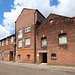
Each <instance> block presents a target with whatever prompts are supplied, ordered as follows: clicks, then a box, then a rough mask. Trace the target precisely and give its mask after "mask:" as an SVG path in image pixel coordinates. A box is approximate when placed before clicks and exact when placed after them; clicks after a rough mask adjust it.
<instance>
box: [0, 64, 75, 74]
mask: <svg viewBox="0 0 75 75" xmlns="http://www.w3.org/2000/svg"><path fill="white" fill-rule="evenodd" d="M0 75H75V72H67V71H66V72H65V71H54V70H49V69H39V68H34V67H25V66H20V65H13V64H6V63H0Z"/></svg>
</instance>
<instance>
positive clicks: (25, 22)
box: [16, 9, 37, 63]
mask: <svg viewBox="0 0 75 75" xmlns="http://www.w3.org/2000/svg"><path fill="white" fill-rule="evenodd" d="M34 12H35V10H30V9H24V10H23V11H22V13H21V15H20V16H19V18H18V19H17V21H16V39H17V40H16V45H17V46H16V61H20V62H31V63H33V62H34ZM36 21H37V12H36V14H35V22H36ZM28 26H30V32H29V33H25V27H28ZM19 29H22V30H23V37H22V38H21V39H22V41H23V42H22V48H18V40H19V38H18V31H19ZM27 37H30V47H25V38H27ZM18 54H20V55H21V59H20V60H18ZM28 54H30V60H27V59H26V58H27V55H28Z"/></svg>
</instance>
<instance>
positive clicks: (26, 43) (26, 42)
mask: <svg viewBox="0 0 75 75" xmlns="http://www.w3.org/2000/svg"><path fill="white" fill-rule="evenodd" d="M29 46H30V37H28V38H26V39H25V47H29Z"/></svg>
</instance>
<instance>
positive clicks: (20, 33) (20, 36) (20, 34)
mask: <svg viewBox="0 0 75 75" xmlns="http://www.w3.org/2000/svg"><path fill="white" fill-rule="evenodd" d="M18 38H22V30H19V33H18Z"/></svg>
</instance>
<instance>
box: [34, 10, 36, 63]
mask: <svg viewBox="0 0 75 75" xmlns="http://www.w3.org/2000/svg"><path fill="white" fill-rule="evenodd" d="M35 14H36V11H35V12H34V63H36V23H35Z"/></svg>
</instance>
